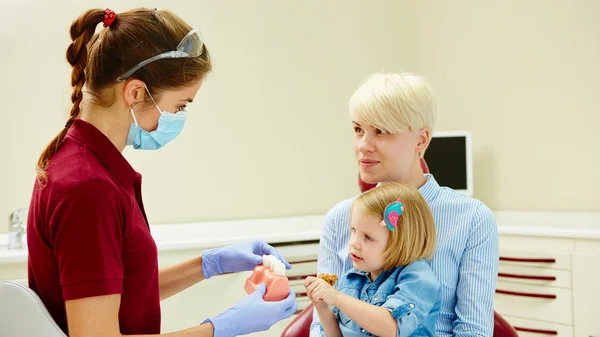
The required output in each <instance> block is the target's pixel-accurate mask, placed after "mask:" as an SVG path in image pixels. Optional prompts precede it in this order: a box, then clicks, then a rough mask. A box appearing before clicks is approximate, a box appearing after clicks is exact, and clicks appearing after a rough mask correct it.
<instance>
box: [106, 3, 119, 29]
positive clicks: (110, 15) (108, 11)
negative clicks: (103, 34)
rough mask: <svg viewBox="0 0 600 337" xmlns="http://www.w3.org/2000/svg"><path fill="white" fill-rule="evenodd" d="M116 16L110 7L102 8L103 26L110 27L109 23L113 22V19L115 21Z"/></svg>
mask: <svg viewBox="0 0 600 337" xmlns="http://www.w3.org/2000/svg"><path fill="white" fill-rule="evenodd" d="M116 18H117V13H115V12H114V11H113V10H112V9H109V8H107V9H105V10H104V27H105V28H106V27H110V25H111V24H112V23H113V21H115V19H116Z"/></svg>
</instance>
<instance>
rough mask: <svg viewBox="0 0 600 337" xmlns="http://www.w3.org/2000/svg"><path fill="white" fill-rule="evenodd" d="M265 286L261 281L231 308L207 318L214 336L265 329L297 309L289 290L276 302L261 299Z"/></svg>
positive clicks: (244, 333) (221, 336) (228, 335)
mask: <svg viewBox="0 0 600 337" xmlns="http://www.w3.org/2000/svg"><path fill="white" fill-rule="evenodd" d="M266 289H267V287H266V286H265V284H264V283H262V284H261V285H260V286H259V287H258V288H256V290H255V291H254V292H253V293H252V294H250V295H248V296H246V297H245V298H244V299H242V300H241V301H239V302H238V303H237V304H236V305H235V306H234V307H233V308H231V309H228V310H226V311H225V312H223V313H222V314H220V315H218V316H216V317H214V318H210V319H207V320H206V321H204V322H208V321H210V322H211V323H212V325H213V327H214V337H230V336H239V335H246V334H250V333H253V332H259V331H266V330H268V329H269V328H270V327H271V326H272V325H273V324H275V323H277V322H279V321H280V320H282V319H286V318H288V317H290V316H292V315H293V314H294V313H295V312H296V310H298V302H296V294H295V293H294V291H292V290H290V294H289V295H288V297H287V298H286V299H284V300H282V301H278V302H266V301H265V300H264V299H263V296H264V295H265V291H266Z"/></svg>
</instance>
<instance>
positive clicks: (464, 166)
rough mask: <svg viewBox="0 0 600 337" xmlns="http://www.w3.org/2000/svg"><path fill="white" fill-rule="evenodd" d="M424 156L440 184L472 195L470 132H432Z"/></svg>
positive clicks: (430, 170)
mask: <svg viewBox="0 0 600 337" xmlns="http://www.w3.org/2000/svg"><path fill="white" fill-rule="evenodd" d="M424 158H425V161H426V162H427V166H428V167H429V172H430V173H431V174H433V176H434V177H435V180H436V181H437V182H438V183H439V184H440V186H447V187H450V188H452V189H454V190H456V191H458V192H461V193H464V194H466V195H469V196H472V195H473V160H472V159H473V158H472V152H471V132H469V131H440V132H434V133H433V135H432V137H431V142H430V143H429V147H428V148H427V151H425V156H424Z"/></svg>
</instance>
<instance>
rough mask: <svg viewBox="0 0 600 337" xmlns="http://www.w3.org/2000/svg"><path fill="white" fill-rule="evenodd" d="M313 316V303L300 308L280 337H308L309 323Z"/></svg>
mask: <svg viewBox="0 0 600 337" xmlns="http://www.w3.org/2000/svg"><path fill="white" fill-rule="evenodd" d="M312 318H313V305H312V303H311V304H309V305H308V306H307V307H306V308H305V309H304V310H302V311H301V312H300V313H299V314H298V316H296V318H294V320H293V321H291V322H290V324H288V326H287V327H286V328H285V330H283V332H282V333H281V337H308V336H309V335H310V323H312Z"/></svg>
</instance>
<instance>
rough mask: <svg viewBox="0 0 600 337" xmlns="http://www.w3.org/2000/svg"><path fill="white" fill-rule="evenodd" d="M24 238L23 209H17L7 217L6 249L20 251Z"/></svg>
mask: <svg viewBox="0 0 600 337" xmlns="http://www.w3.org/2000/svg"><path fill="white" fill-rule="evenodd" d="M24 236H25V209H24V208H19V209H16V210H14V211H13V212H12V213H10V216H9V217H8V249H22V248H23V237H24Z"/></svg>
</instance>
